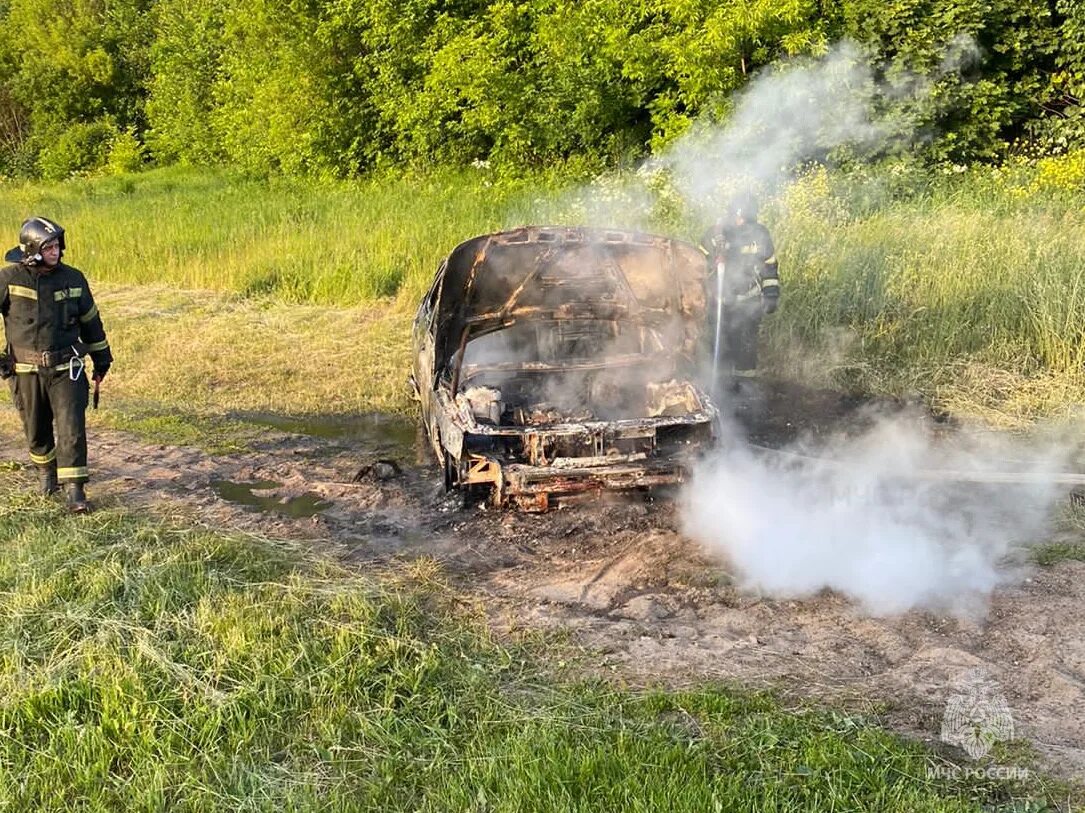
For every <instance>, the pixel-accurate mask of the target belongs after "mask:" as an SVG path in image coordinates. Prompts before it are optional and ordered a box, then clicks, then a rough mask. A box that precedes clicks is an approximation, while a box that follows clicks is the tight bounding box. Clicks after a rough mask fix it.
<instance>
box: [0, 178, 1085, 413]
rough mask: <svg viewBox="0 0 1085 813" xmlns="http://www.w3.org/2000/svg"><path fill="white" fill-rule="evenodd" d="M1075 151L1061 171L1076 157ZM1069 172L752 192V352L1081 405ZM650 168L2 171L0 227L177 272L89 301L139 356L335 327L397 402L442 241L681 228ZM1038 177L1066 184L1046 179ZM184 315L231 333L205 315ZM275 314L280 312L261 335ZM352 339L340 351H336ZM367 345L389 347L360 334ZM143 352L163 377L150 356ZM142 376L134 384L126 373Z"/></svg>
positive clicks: (1002, 409)
mask: <svg viewBox="0 0 1085 813" xmlns="http://www.w3.org/2000/svg"><path fill="white" fill-rule="evenodd" d="M1079 163H1080V164H1081V167H1078V165H1077V164H1072V165H1070V169H1072V170H1073V172H1078V170H1079V169H1080V170H1081V173H1085V161H1081V162H1079ZM1067 171H1069V170H1067ZM1071 175H1072V177H1071V176H1069V175H1068V176H1067V177H1068V178H1069V180H1066V179H1065V178H1063V176H1062V175H1059V174H1058V173H1055V172H1054V171H1053V170H1050V168H1049V167H1048V165H1046V164H1042V165H1038V166H1034V167H1030V166H1025V165H1021V166H1016V167H1015V168H1012V170H1011V169H1007V170H990V169H985V168H974V169H972V170H969V171H967V172H965V173H963V174H961V175H959V176H953V177H947V178H937V177H934V178H932V177H930V176H928V175H922V174H914V175H907V174H903V175H898V174H894V172H893V171H892V169H891V168H890V169H881V170H878V171H873V172H867V173H863V172H856V173H853V174H851V175H841V174H830V173H827V172H824V171H813V172H811V173H809V174H807V175H806V176H804V177H803V178H802V179H801V180H799V181H798V182H797V183H795V184H793V185H792V186H791V187H790V188H789V189H788V190H787V191H786V192H784V193H783V194H782V195H781V196H780V197H779V198H778V199H776V200H775V201H773V202H772V203H771V204H770V205H768V206H767V207H766V212H765V217H766V220H767V221H768V222H769V224H770V225H771V226H772V227H773V230H774V232H775V235H776V239H777V243H778V255H779V257H780V261H781V275H782V278H783V285H784V299H783V306H782V308H781V310H780V312H779V313H778V314H777V315H776V316H774V317H773V318H772V319H770V320H767V321H766V325H765V331H764V345H765V354H764V359H765V362H764V365H763V366H764V367H765V368H766V369H767V370H768V372H769V373H770V374H775V375H778V376H788V377H791V378H793V379H797V380H799V381H802V382H804V383H807V384H812V385H827V386H833V387H842V388H846V389H851V390H855V391H858V392H867V393H876V394H886V395H912V394H920V395H923V396H926V397H927V398H928V399H929V400H930V401H931V402H933V403H934V404H935V405H936V406H938V407H940V408H942V409H945V410H948V411H951V412H953V413H956V414H970V415H975V416H978V417H979V418H981V419H982V420H984V421H987V422H990V423H996V424H1006V425H1011V424H1017V425H1021V424H1024V423H1028V422H1030V421H1033V420H1035V419H1037V418H1039V417H1063V418H1069V419H1072V420H1078V419H1080V418H1081V417H1082V415H1081V410H1080V409H1079V408H1078V407H1077V406H1076V405H1077V404H1080V403H1083V402H1085V344H1083V343H1082V342H1081V341H1080V332H1081V331H1080V326H1081V324H1083V322H1085V209H1083V206H1082V203H1083V200H1085V199H1083V198H1082V193H1081V192H1080V183H1078V182H1077V180H1076V179H1078V175H1076V174H1072V173H1071ZM1082 177H1085V174H1082ZM661 178H662V176H660V175H658V174H656V175H636V174H624V175H623V174H617V175H611V176H606V177H603V178H599V179H596V180H594V181H592V182H591V183H589V184H587V185H584V186H578V185H576V184H574V183H572V182H571V181H568V180H566V181H563V180H562V179H560V178H556V177H553V176H536V177H530V178H525V179H521V180H518V181H508V180H504V181H496V180H495V179H494V178H492V177H491V176H490V175H489V173H488V171H485V170H478V171H476V170H469V171H434V172H433V173H432V174H430V175H428V176H422V175H412V176H403V177H390V176H385V177H379V178H372V179H367V180H359V181H352V182H334V183H333V182H326V183H315V182H308V181H300V180H286V179H271V180H267V179H263V180H261V179H254V178H251V177H245V176H242V175H237V174H231V173H228V172H224V171H218V172H209V171H202V172H201V171H194V170H184V169H178V168H172V169H164V170H155V171H152V172H147V173H143V174H139V175H133V176H123V177H110V178H98V179H84V180H77V181H70V182H67V183H64V184H54V185H26V184H23V185H4V186H0V222H8V223H10V224H11V226H10V233H11V234H12V238H11V242H14V233H15V230H16V227H17V224H18V223H19V222H20V221H21V219H22V218H23V217H25V216H26V215H28V214H30V213H33V212H38V213H44V214H47V215H49V216H52V217H55V218H57V219H58V220H60V221H61V222H62V223H63V224H64V225H65V226H66V227H68V229H69V232H70V240H69V242H70V247H69V254H68V258H69V259H70V260H71V261H72V262H73V263H74V264H76V265H79V266H81V267H83V268H84V269H85V270H86V271H87V272H88V273H89V274H90V276H91V279H92V282H93V283H94V284H95V285H98V286H99V287H102V286H104V285H105V284H114V285H116V284H123V285H130V284H137V285H140V286H144V285H161V286H165V287H166V290H168V291H170V292H172V293H173V298H172V301H169V300H168V298H167V299H163V297H161V296H158V295H157V294H156V295H153V296H154V298H155V304H154V306H153V307H152V306H150V304H149V303H141V302H140V301H139V298H138V296H133V297H132V298H131V300H130V302H128V303H127V308H126V312H125V313H122V314H119V316H120V318H119V319H118V312H117V311H116V310H114V311H113V314H114V315H112V316H111V315H110V312H109V311H105V315H106V320H107V325H108V326H110V327H111V329H112V330H114V331H119V330H129V331H132V332H133V333H132V336H131V338H130V339H124V341H129V343H130V344H131V346H132V347H133V348H134V349H135V351H136V353H137V354H139V358H141V359H145V358H156V357H157V356H159V355H160V354H161V352H162V350H163V349H164V348H163V347H161V346H159V347H150V348H148V347H147V345H148V343H149V342H150V341H151V340H150V339H148V340H146V341H145V340H144V339H143V338H142V336H141V335H140V333H139V332H140V331H148V332H149V334H152V335H153V336H160V331H159V328H160V326H162V325H164V324H168V323H169V320H171V319H174V318H175V317H176V319H177V320H178V326H177V327H178V334H179V335H178V339H177V342H176V347H177V351H178V353H184V354H187V355H184V356H183V358H184V362H185V364H186V365H188V366H191V367H202V366H205V360H206V359H211V360H213V361H214V362H215V363H216V364H219V365H220V367H221V366H222V365H228V364H231V363H233V362H234V358H233V357H232V356H231V355H230V353H231V351H232V350H233V349H234V348H235V346H236V345H238V344H241V345H244V346H243V347H242V348H241V357H242V363H256V364H259V363H260V362H259V361H258V360H257V361H255V362H253V361H252V359H251V357H250V356H249V355H247V354H248V352H249V350H250V349H251V348H250V347H249V345H251V344H252V342H250V341H249V340H248V337H247V336H246V335H245V332H244V331H243V330H239V329H238V327H237V325H238V322H239V321H241V320H244V319H246V318H249V317H251V318H252V320H253V322H254V324H253V329H254V330H255V331H256V332H257V333H258V334H259V335H261V336H264V337H270V341H271V342H272V343H273V345H274V344H275V343H279V344H281V342H283V341H286V340H287V339H289V338H294V339H296V341H297V342H298V346H297V350H298V354H299V357H304V356H305V354H307V353H309V352H310V351H312V350H315V349H324V348H325V346H326V344H327V341H331V342H338V344H337V345H336V346H335V347H334V348H333V350H334V353H335V355H334V357H333V362H334V364H335V365H337V368H338V369H348V370H349V371H350V372H349V373H348V375H350V374H357V373H356V372H355V371H357V370H367V371H376V372H377V375H378V380H375V381H373V382H372V386H371V387H370V388H369V389H368V390H367V391H366V392H364V393H361V394H356V395H355V397H354V398H353V403H354V405H355V407H356V408H358V409H363V410H364V409H390V410H393V411H405V410H408V409H409V404H408V401H407V393H406V389H405V386H404V384H403V382H404V381H405V378H406V374H407V365H408V363H409V347H408V336H407V331H408V328H407V325H408V322H409V318H410V315H411V313H412V312H413V310H414V308H415V306H416V304H417V302H418V300H419V298H420V297H421V295H422V293H423V292H424V291H425V290H426V288H427V287H428V285H429V283H430V281H431V279H432V277H433V273H434V271H435V269H436V268H437V266H438V263H439V262H440V260H441V258H443V257H444V256H445V255H446V254H447V253H448V252H449V251H450V250H451V249H452V248H453V247H454V246H455V245H456V244H458V243H459V242H460V241H462V240H464V239H467V238H469V237H471V236H474V235H477V234H480V233H485V232H488V231H492V230H496V229H500V228H504V227H509V226H513V225H518V224H522V223H526V222H554V223H564V224H578V223H591V224H600V223H609V224H612V225H616V226H627V227H633V226H637V227H642V228H647V229H652V230H655V231H662V232H667V233H672V234H675V235H677V236H680V237H686V238H689V237H692V236H694V235H697V234H699V233H700V231H701V228H702V227H703V225H704V223H703V222H698V221H697V219H696V218H695V216H694V215H693V212H694V210H695V206H694V203H696V202H694V201H690V200H685V199H683V198H682V197H681V195H679V194H678V193H677V192H676V191H675V190H673V189H671V188H669V187H668V186H667V183H666V179H665V178H662V179H661ZM1051 178H1055V179H1056V181H1052V180H1051ZM1059 179H1061V180H1059ZM1056 182H1057V184H1061V186H1055V187H1052V186H1051V184H1053V183H1056ZM194 289H199V290H202V291H216V292H219V293H221V294H223V295H224V296H223V297H219V298H217V299H214V301H213V304H212V300H209V299H204V300H202V302H203V306H204V307H206V308H211V307H214V308H217V307H219V306H220V305H221V303H223V302H225V303H226V307H227V308H228V309H230V310H231V311H232V312H233V313H234V315H235V316H236V317H237V318H235V319H233V320H230V319H220V318H219V317H218V314H217V313H215V312H213V311H207V310H205V311H204V312H202V313H201V312H200V311H199V309H198V308H195V309H194V307H193V305H192V304H191V303H192V302H193V300H192V298H191V297H192V295H190V294H187V293H182V292H181V291H182V290H194ZM251 303H256V304H255V306H252V304H251ZM283 305H297V306H298V307H299V308H301V309H302V310H301V311H299V313H303V314H305V319H308V320H310V322H312V324H308V325H307V324H304V322H303V320H301V319H295V320H292V321H291V320H289V319H286V318H285V317H282V316H281V314H282V313H283V309H282V308H281V307H280V306H283ZM141 308H142V310H141ZM276 308H279V310H278V311H275V309H276ZM355 308H358V309H361V310H360V311H353V310H348V311H344V310H343V309H355ZM306 309H307V310H306ZM331 309H334V310H331ZM240 311H245V312H246V313H244V314H241V313H240ZM272 312H275V316H274V318H275V319H278V322H275V321H273V320H272V317H271V314H272ZM344 312H346V313H357V314H360V318H359V320H358V322H357V324H355V325H351V324H348V323H347V322H345V321H344V320H343V319H342V318H337V317H336V315H335V314H337V313H338V314H342V313H344ZM110 320H112V321H110ZM201 320H205V321H206V322H207V324H209V325H210V326H211V327H212V328H216V327H217V328H221V329H222V330H227V329H229V330H230V331H231V332H226V333H223V332H217V333H214V334H213V335H211V334H208V333H206V332H204V331H202V330H201V328H202V327H203V326H204V323H203V322H202V321H201ZM382 320H383V321H382ZM284 325H285V329H288V330H291V331H293V333H292V334H287V335H281V334H280V335H277V334H276V333H275V331H277V330H281V329H284ZM381 331H383V333H382V332H381ZM355 338H357V342H356V344H355V345H354V346H355V347H357V348H358V349H359V352H358V354H357V356H356V357H355V356H351V355H350V353H349V349H348V348H349V347H350V346H351V341H352V340H353V339H355ZM155 341H158V339H155ZM382 342H383V343H385V344H387V347H388V349H387V352H383V353H382V352H379V351H380V350H381V344H382ZM278 350H279V346H278V345H275V346H274V347H273V352H278ZM310 359H311V357H310V358H307V360H309V361H310V363H309V365H308V367H304V366H303V365H301V364H294V365H291V369H290V371H289V373H284V374H283V375H279V376H278V379H277V380H276V376H275V374H274V371H275V370H278V369H280V368H278V367H275V366H274V365H272V364H271V363H269V364H268V365H267V366H268V368H269V370H268V371H267V375H265V376H263V378H262V382H263V386H273V387H280V388H282V389H283V392H284V396H285V397H290V398H295V397H297V394H298V393H302V392H305V391H308V390H307V389H306V388H308V387H309V386H310V385H311V384H312V378H311V377H310V378H309V379H307V380H306V381H305V384H306V388H302V387H297V388H295V387H294V385H295V383H297V376H298V375H299V373H298V370H299V369H302V370H307V371H310V372H317V371H318V370H319V369H321V361H320V359H319V357H318V358H317V360H316V361H312V360H310ZM130 360H131V359H130ZM344 365H345V366H344ZM149 368H151V369H154V371H155V372H154V375H159V376H160V375H161V371H162V368H161V366H160V365H159V364H157V362H156V363H155V364H151V365H149ZM137 369H139V370H140V371H142V370H143V369H144V367H143V366H142V365H132V364H129V365H128V374H132V373H134V372H135V371H136V370H137ZM119 370H120V368H118V371H119ZM200 375H201V377H202V378H201V381H200V382H198V384H197V385H196V386H194V387H189V385H188V384H187V383H185V384H184V385H183V389H185V391H186V393H188V392H189V391H194V392H195V395H196V397H197V399H198V400H199V399H204V400H205V401H207V402H211V401H216V400H217V399H219V398H220V397H221V396H225V397H226V399H227V400H245V399H246V396H242V395H240V394H239V392H237V391H233V392H229V393H227V392H225V391H224V390H223V387H221V386H219V384H218V382H216V374H213V373H212V374H206V373H205V372H204V371H203V370H201V372H200ZM285 375H289V376H290V377H291V379H292V380H289V381H285V380H282V379H283V378H284V376H285ZM224 377H225V378H232V377H233V376H231V375H225V376H224ZM180 380H181V381H185V382H187V381H188V379H187V378H186V377H185V376H182V377H181V379H180ZM153 388H154V387H153V386H152V383H151V382H147V381H143V382H141V383H140V384H139V386H138V387H137V389H140V390H143V391H150V390H152V389H153ZM317 390H318V391H319V392H321V393H322V394H323V392H324V391H323V390H322V389H321V388H320V387H319V386H318V387H317ZM171 391H172V389H171ZM254 391H256V392H262V391H263V390H260V389H259V387H257V388H255V389H254ZM208 395H213V397H205V396H208ZM303 400H304V398H303ZM340 400H341V399H340ZM306 408H307V406H306V405H305V404H303V405H302V409H306Z"/></svg>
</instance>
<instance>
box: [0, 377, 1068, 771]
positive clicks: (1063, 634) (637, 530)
mask: <svg viewBox="0 0 1085 813" xmlns="http://www.w3.org/2000/svg"><path fill="white" fill-rule="evenodd" d="M758 397H759V398H761V399H763V400H762V401H761V403H760V404H759V407H760V408H758V409H750V408H749V405H748V404H746V405H743V404H738V405H737V406H736V408H735V410H734V411H735V413H736V418H737V420H738V421H739V422H740V423H742V424H743V425H745V427H746V429H747V431H748V432H749V434H750V436H751V437H753V438H754V440H755V441H756V442H759V443H777V442H780V441H781V440H787V439H792V438H796V437H800V436H801V435H802V434H803V433H819V432H837V431H844V430H845V429H846V427H848V426H852V425H855V424H856V423H858V422H861V421H862V420H864V419H865V418H864V416H865V415H867V414H869V405H867V404H865V403H863V402H861V401H858V400H856V399H847V398H846V397H844V396H839V395H836V394H825V393H817V394H804V393H797V392H795V391H793V390H788V389H786V388H776V389H773V390H769V391H767V392H763V393H758ZM885 406H888V407H889V408H891V409H900V410H908V409H911V408H910V407H908V406H907V405H903V404H897V405H893V404H890V405H883V407H885ZM765 416H767V417H765ZM943 429H944V426H943V425H941V424H939V423H938V422H931V431H935V432H937V431H943ZM374 438H377V440H375V439H374ZM408 438H409V433H405V432H404V431H403V426H402V425H399V426H395V427H392V426H390V427H389V429H388V432H383V431H378V432H377V433H376V434H375V435H374V434H372V433H370V434H367V435H366V436H364V437H352V436H350V435H349V434H339V435H334V436H325V437H317V436H304V435H297V434H290V433H287V432H282V431H278V430H271V429H269V431H268V432H267V433H266V434H265V435H264V437H263V438H262V440H261V442H260V443H259V444H257V446H256V447H255V448H254V449H253V450H252V451H251V452H248V453H245V454H238V455H229V456H214V457H212V456H208V455H206V454H204V453H202V452H200V451H197V450H194V449H190V448H181V447H171V446H160V445H148V444H144V443H140V442H138V441H137V440H135V439H133V438H132V437H130V436H127V435H124V434H121V433H113V432H97V433H95V434H94V435H93V437H92V461H91V465H92V469H93V471H94V473H95V480H94V482H93V483H92V484H91V487H90V494H91V497H92V499H96V500H97V501H98V502H99V504H101V505H103V506H109V505H118V504H120V505H124V506H126V507H131V506H142V507H144V508H147V509H150V510H154V511H163V512H169V513H177V512H181V513H183V514H184V515H186V516H188V517H190V518H193V519H196V520H198V521H199V522H200V523H202V524H206V525H210V526H214V527H221V528H226V529H235V530H243V531H251V532H258V533H260V534H262V535H268V536H272V537H283V538H291V539H304V540H309V541H310V542H311V543H312V544H313V545H314V546H316V547H319V548H321V549H323V550H330V551H332V552H334V553H335V554H336V555H338V556H340V557H341V558H343V559H344V560H348V561H352V562H357V563H365V564H373V563H386V562H390V561H395V560H396V559H398V558H412V557H416V556H420V555H425V556H433V557H435V558H437V559H439V560H440V561H441V562H442V563H444V565H445V567H446V568H447V569H448V571H449V573H451V574H452V576H453V578H454V579H456V581H457V583H458V584H459V585H460V586H461V587H462V588H463V589H464V590H465V591H468V592H470V593H472V594H474V595H476V596H477V597H479V598H480V599H481V600H483V601H484V603H485V605H486V607H487V608H488V612H489V614H490V616H491V618H492V620H493V623H494V625H495V626H496V627H498V628H501V629H506V630H516V629H523V628H525V627H561V628H565V629H569V630H572V632H573V634H574V636H575V640H577V641H578V642H580V643H582V644H583V645H585V646H586V647H587V648H588V650H589V651H591V652H593V653H597V654H596V655H592V656H591V667H590V668H594V669H598V670H599V671H600V672H601V673H614V672H617V673H618V674H620V675H622V676H623V677H624V678H625V679H627V680H630V681H633V682H636V683H643V684H651V683H658V682H662V683H666V684H669V685H683V684H692V683H696V682H701V681H705V680H719V681H735V682H738V683H741V684H744V685H755V686H772V687H775V688H777V689H779V690H781V691H784V692H788V693H792V694H794V695H798V696H802V697H811V698H817V699H827V700H831V701H832V702H837V703H843V704H845V705H846V706H848V707H849V708H854V709H858V710H863V711H867V712H871V713H875V714H877V715H878V716H880V717H881V719H883V720H884V721H885V722H886V723H887V724H889V725H891V726H893V727H895V728H897V729H898V730H901V731H903V732H906V733H908V734H909V735H911V736H914V737H917V738H921V739H923V740H926V741H929V742H931V743H937V742H938V739H939V734H940V730H941V725H942V719H943V714H944V712H945V710H946V708H947V704H949V703H950V702H951V701H952V700H953V697H954V696H955V694H956V693H959V692H960V685H961V681H962V680H963V679H965V678H966V677H967V676H968V675H969V674H974V673H975V670H980V672H981V673H982V674H983V675H985V676H986V678H988V679H989V680H990V681H992V682H993V684H994V685H996V686H997V687H998V689H999V690H1000V691H1001V693H1002V694H1003V695H1004V696H1005V699H1006V702H1007V704H1008V706H1009V708H1010V709H1011V711H1012V717H1013V723H1014V725H1015V733H1016V735H1017V736H1018V737H1020V738H1023V739H1025V740H1027V741H1028V742H1030V743H1031V744H1032V745H1033V746H1034V748H1035V749H1036V751H1037V753H1038V754H1039V755H1040V758H1041V764H1042V765H1043V767H1044V768H1045V769H1046V770H1048V771H1051V772H1054V773H1056V774H1059V775H1062V776H1066V777H1072V778H1082V777H1085V718H1083V716H1082V715H1081V713H1080V709H1081V708H1082V707H1083V703H1085V617H1083V613H1082V611H1081V608H1082V607H1083V606H1085V563H1081V562H1061V563H1058V564H1056V565H1054V566H1052V567H1050V568H1033V569H1031V570H1030V571H1029V572H1027V573H1025V574H1023V575H1022V576H1021V579H1020V580H1019V581H1018V582H1017V583H1016V584H1014V585H1013V586H1009V587H1005V588H1003V589H1000V590H999V591H997V592H996V593H995V595H994V596H993V598H992V600H991V602H990V606H989V608H988V610H987V613H986V615H985V616H983V617H980V618H974V619H971V620H963V619H958V618H950V617H941V616H938V615H934V614H931V613H923V612H911V613H907V614H905V615H901V616H897V617H892V618H870V617H866V616H864V615H863V614H862V613H860V612H859V611H858V610H857V608H856V607H855V606H854V605H853V604H852V603H850V602H849V601H847V600H845V599H844V598H842V597H841V596H839V595H836V594H833V593H830V592H824V593H822V594H820V595H818V596H816V597H813V598H810V599H807V600H803V601H782V600H773V599H769V598H766V597H762V596H759V595H755V594H750V593H748V592H742V591H740V590H738V589H737V588H736V587H735V583H736V580H735V579H734V578H733V574H732V573H730V572H729V570H728V566H727V564H726V563H725V562H723V561H721V560H720V559H719V558H717V557H715V556H713V555H712V554H710V553H709V552H706V551H705V550H703V549H702V548H700V546H698V545H697V544H696V543H694V542H693V541H692V540H690V539H689V538H687V537H685V536H684V535H683V534H682V531H681V519H680V516H679V509H678V508H677V506H676V504H675V501H674V500H673V499H670V498H668V497H666V496H663V497H657V498H641V497H637V498H633V499H618V498H611V499H603V500H597V501H593V502H589V503H584V504H579V505H572V506H568V507H564V508H562V509H560V510H557V511H553V512H551V513H549V514H546V515H529V514H520V513H514V512H494V511H490V510H485V509H481V508H477V507H476V508H471V509H465V508H463V507H462V506H461V505H460V502H459V500H458V499H456V498H454V497H448V496H446V495H445V494H444V493H443V491H442V489H441V483H440V477H439V475H438V474H437V472H436V469H435V468H434V467H432V466H430V465H429V463H428V461H425V460H423V459H421V455H422V445H421V443H420V442H418V441H416V442H415V443H411V442H410V441H409V439H408ZM382 439H383V440H382ZM0 458H3V459H4V460H16V461H22V460H24V459H25V452H24V450H23V447H22V444H21V440H20V439H19V438H17V437H15V436H14V435H13V434H12V433H10V432H8V433H6V434H3V435H0ZM224 482H225V483H230V484H240V485H241V486H245V485H248V486H250V487H255V489H256V490H255V491H252V490H251V488H250V491H251V493H253V494H256V493H258V494H259V496H260V497H262V498H264V499H265V502H264V503H261V504H260V508H261V510H254V506H253V505H247V504H245V503H244V502H242V501H237V500H230V499H226V498H224V493H225V495H226V497H228V496H230V495H229V492H228V491H227V492H224V491H223V488H222V487H221V484H222V483H224ZM216 484H219V485H218V486H216ZM303 498H304V499H306V500H309V501H310V503H312V504H315V505H317V506H319V508H318V510H316V511H315V512H313V513H312V515H311V516H309V515H304V513H305V512H302V515H291V512H290V511H289V510H287V506H289V505H290V504H291V501H292V500H298V499H303ZM310 503H306V504H310ZM276 505H280V506H282V510H277V509H276ZM1076 541H1081V540H1076Z"/></svg>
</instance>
